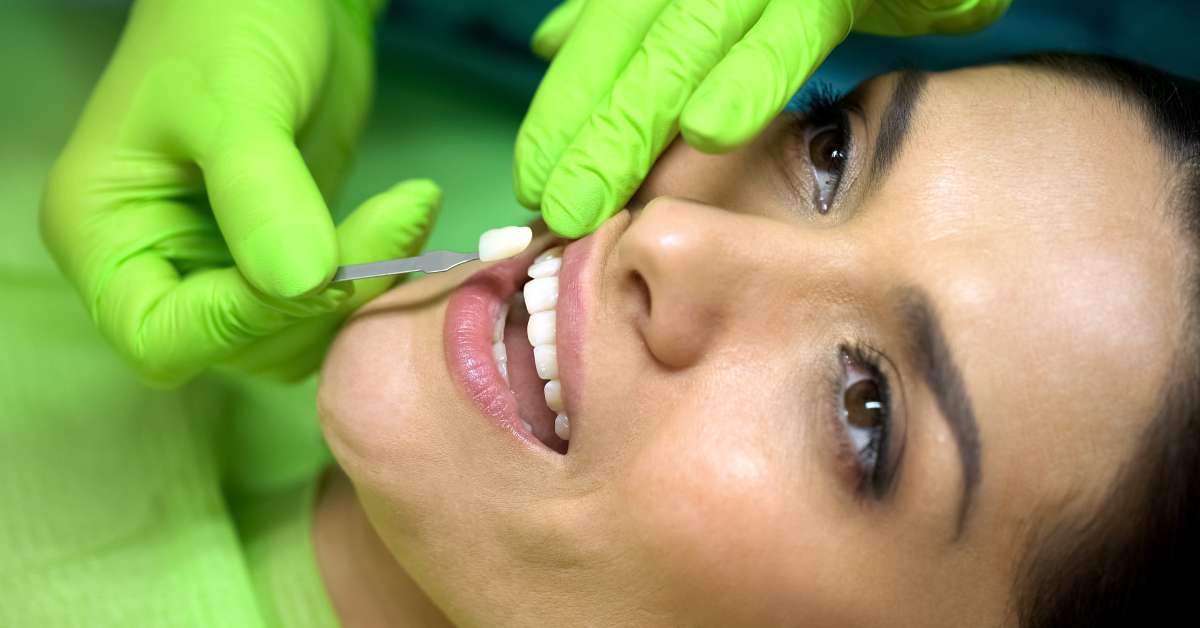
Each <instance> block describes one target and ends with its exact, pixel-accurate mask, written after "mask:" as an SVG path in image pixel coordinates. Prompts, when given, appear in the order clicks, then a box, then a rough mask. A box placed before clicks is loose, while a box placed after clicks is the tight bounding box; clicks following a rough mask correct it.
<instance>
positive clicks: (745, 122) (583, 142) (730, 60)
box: [513, 0, 1011, 237]
mask: <svg viewBox="0 0 1200 628" xmlns="http://www.w3.org/2000/svg"><path fill="white" fill-rule="evenodd" d="M1010 1H1011V0H874V1H872V0H604V1H602V2H587V1H586V0H567V2H565V3H564V4H563V5H562V6H560V7H559V8H557V9H556V10H555V11H554V12H553V13H551V14H550V15H549V16H548V17H547V18H546V20H545V22H543V24H542V25H541V26H540V27H539V28H538V31H537V32H536V33H535V34H534V36H533V48H534V51H535V52H537V53H538V54H540V55H542V56H543V57H547V58H549V57H551V56H553V57H554V60H553V62H552V63H551V64H550V68H549V70H548V71H547V72H546V76H545V77H544V78H543V79H542V84H541V86H540V87H539V88H538V91H537V94H535V95H534V98H533V103H532V104H531V105H530V107H529V112H528V113H527V114H526V116H525V121H524V122H523V123H522V125H521V130H520V133H519V135H518V136H517V146H516V153H515V161H514V165H513V175H514V185H515V189H516V193H517V198H518V200H519V201H520V202H521V203H522V204H524V205H526V206H528V207H530V208H531V209H537V208H539V207H540V208H541V210H542V215H543V217H544V218H545V220H546V223H547V224H548V225H549V226H550V227H551V228H552V229H553V230H554V231H556V232H558V233H560V234H562V235H565V236H568V237H579V236H581V235H583V234H585V233H588V232H590V231H592V230H593V229H595V228H596V227H597V226H599V225H600V223H602V222H603V221H604V220H605V219H607V218H608V217H609V216H611V215H612V214H613V213H614V212H616V211H617V210H618V209H620V208H621V206H622V205H623V204H624V203H625V202H626V201H627V200H629V197H630V196H631V195H632V194H633V193H634V192H635V191H636V190H637V188H638V186H640V185H641V182H642V179H643V178H645V176H646V173H647V172H649V170H650V167H651V166H652V165H653V164H654V161H655V159H657V158H658V155H659V153H661V152H662V151H663V149H664V148H666V146H667V145H668V144H669V143H670V142H671V140H672V139H674V137H675V135H676V133H682V134H683V137H684V139H685V140H686V141H687V142H688V144H690V145H692V146H693V147H695V148H697V149H699V150H703V151H706V152H719V151H724V150H729V149H732V148H734V147H737V146H739V145H741V144H744V143H746V142H748V141H749V140H751V139H752V138H753V137H754V136H755V135H756V134H758V133H759V132H760V131H761V130H762V129H763V128H764V127H765V126H766V125H767V123H768V122H770V121H771V119H772V118H774V117H775V116H776V115H777V114H778V113H779V112H780V111H781V110H782V109H783V107H784V106H785V105H786V104H787V102H788V100H789V99H790V98H791V97H792V95H794V94H795V93H796V91H797V90H798V89H799V88H800V86H801V84H803V83H804V81H805V80H807V79H808V77H809V75H810V74H812V72H813V70H815V69H816V68H817V66H818V65H820V63H821V62H822V61H823V60H824V59H825V57H826V56H827V55H828V54H829V52H830V51H831V50H832V49H833V48H834V46H836V45H837V44H839V43H841V42H842V40H843V39H845V37H846V35H847V34H848V33H849V32H850V31H851V30H857V31H861V32H868V33H875V34H886V35H921V34H926V33H959V32H966V31H971V30H976V29H979V28H981V27H983V26H985V25H987V24H989V23H990V22H992V21H994V20H995V19H996V18H998V17H999V16H1000V15H1001V14H1003V13H1004V11H1005V10H1006V9H1007V8H1008V5H1009V3H1010Z"/></svg>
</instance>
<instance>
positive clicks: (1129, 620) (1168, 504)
mask: <svg viewBox="0 0 1200 628" xmlns="http://www.w3.org/2000/svg"><path fill="white" fill-rule="evenodd" d="M1012 63H1014V64H1015V65H1018V66H1022V67H1025V68H1028V69H1032V70H1040V71H1046V72H1049V73H1052V74H1055V75H1058V76H1060V77H1065V78H1066V79H1068V80H1074V81H1077V82H1079V83H1081V84H1082V85H1084V86H1086V87H1089V88H1094V89H1097V90H1100V91H1101V92H1104V93H1107V94H1109V95H1111V96H1113V97H1115V98H1118V99H1120V100H1121V101H1122V102H1123V103H1125V104H1127V105H1130V106H1131V108H1132V109H1133V110H1134V111H1137V112H1139V113H1141V114H1142V116H1143V118H1144V121H1145V123H1146V127H1147V130H1148V131H1149V135H1150V137H1151V139H1152V140H1153V141H1155V142H1156V143H1157V144H1158V145H1159V146H1160V147H1161V148H1162V150H1163V155H1164V156H1165V157H1166V158H1167V161H1168V162H1169V163H1170V164H1171V165H1172V167H1173V168H1174V169H1175V171H1174V172H1171V173H1168V177H1169V180H1170V181H1171V184H1170V187H1171V188H1172V189H1170V190H1168V193H1169V196H1168V197H1167V198H1168V199H1169V202H1168V205H1169V207H1167V211H1168V214H1169V215H1170V216H1171V217H1173V218H1177V219H1178V221H1179V222H1178V224H1179V225H1180V228H1181V230H1182V231H1183V232H1184V233H1185V235H1186V237H1187V238H1188V240H1189V243H1190V245H1191V246H1190V247H1189V248H1190V249H1191V251H1190V253H1191V255H1192V260H1193V261H1192V262H1191V263H1190V268H1192V269H1193V270H1192V273H1191V276H1189V277H1181V278H1179V284H1180V285H1181V286H1185V288H1184V289H1185V290H1187V291H1188V292H1189V293H1190V294H1188V295H1187V299H1188V303H1189V310H1190V311H1189V314H1188V320H1186V321H1185V323H1184V327H1183V334H1184V340H1183V342H1182V343H1181V344H1180V346H1179V347H1177V348H1176V350H1175V356H1174V368H1173V369H1172V373H1173V376H1172V377H1173V378H1172V380H1170V381H1167V382H1164V384H1163V391H1162V393H1163V396H1162V398H1163V399H1164V401H1163V403H1162V405H1161V407H1160V408H1159V410H1158V412H1157V414H1156V416H1155V417H1154V418H1153V421H1152V422H1151V423H1150V425H1149V426H1147V428H1146V429H1145V431H1144V432H1143V433H1142V435H1141V437H1140V439H1139V440H1138V442H1137V444H1136V446H1135V448H1134V454H1133V456H1132V457H1131V459H1130V460H1129V461H1128V462H1127V463H1126V464H1125V465H1123V467H1122V468H1121V469H1120V471H1119V473H1118V475H1117V478H1116V480H1115V481H1114V482H1113V483H1112V485H1111V486H1110V487H1109V488H1108V490H1107V493H1106V494H1105V495H1104V497H1103V498H1102V499H1101V500H1100V502H1099V504H1100V506H1099V508H1098V509H1097V510H1096V511H1095V512H1094V513H1093V514H1091V515H1089V516H1086V517H1082V518H1081V517H1078V516H1076V517H1073V518H1072V517H1068V521H1067V522H1065V523H1062V524H1059V525H1055V526H1053V527H1051V529H1049V530H1042V531H1035V532H1034V533H1033V536H1032V537H1031V544H1030V546H1029V549H1028V551H1027V552H1026V554H1025V556H1024V557H1022V559H1021V562H1020V565H1019V569H1018V576H1017V581H1016V583H1015V585H1016V586H1015V587H1014V598H1013V610H1014V614H1015V616H1016V618H1017V619H1018V620H1019V622H1020V625H1021V626H1023V627H1027V628H1044V627H1051V626H1053V627H1067V626H1088V627H1100V626H1140V625H1148V624H1152V623H1157V621H1156V618H1166V617H1187V616H1191V615H1192V614H1193V613H1192V609H1193V608H1195V607H1196V605H1197V603H1196V601H1195V600H1196V598H1193V597H1192V596H1200V591H1196V590H1194V587H1193V586H1192V585H1191V583H1192V582H1197V581H1198V580H1197V579H1195V578H1194V577H1193V576H1191V575H1190V574H1191V573H1195V572H1194V571H1193V570H1195V569H1198V568H1200V565H1198V564H1197V560H1198V559H1200V556H1198V554H1197V539H1196V535H1197V534H1200V526H1198V525H1197V523H1198V514H1197V501H1198V499H1200V83H1197V82H1196V81H1193V80H1189V79H1184V78H1180V77H1177V76H1173V75H1170V74H1167V73H1165V72H1162V71H1159V70H1157V69H1154V68H1151V67H1149V66H1145V65H1142V64H1140V63H1136V62H1133V61H1128V60H1124V59H1117V58H1113V57H1104V56H1096V55H1080V54H1062V53H1049V54H1047V53H1042V54H1036V55H1029V56H1023V57H1018V58H1016V59H1013V60H1012Z"/></svg>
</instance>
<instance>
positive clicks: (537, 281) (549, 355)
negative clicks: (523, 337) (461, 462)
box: [492, 247, 571, 440]
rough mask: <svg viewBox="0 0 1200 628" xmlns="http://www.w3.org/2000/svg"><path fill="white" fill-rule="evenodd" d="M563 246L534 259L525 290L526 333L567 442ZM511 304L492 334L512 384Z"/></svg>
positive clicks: (559, 430)
mask: <svg viewBox="0 0 1200 628" xmlns="http://www.w3.org/2000/svg"><path fill="white" fill-rule="evenodd" d="M562 252H563V250H562V247H554V248H552V249H550V250H548V251H546V252H544V253H542V254H541V255H539V256H537V258H536V259H534V260H533V264H531V265H530V266H529V270H528V271H527V274H528V275H529V277H530V280H529V281H528V282H526V283H525V288H524V290H523V295H524V300H525V307H526V309H528V310H529V325H528V326H527V327H526V334H527V335H528V337H529V344H530V345H531V346H533V363H534V366H535V367H536V368H537V374H538V377H540V378H542V379H544V380H549V381H547V382H546V386H545V390H544V393H545V397H546V406H547V407H549V408H550V409H551V410H553V411H554V412H556V413H558V416H557V417H555V419H554V433H555V434H557V435H558V437H559V438H561V439H563V440H569V439H570V437H571V423H570V419H569V418H568V417H567V415H566V414H564V413H563V403H562V382H560V381H559V379H558V344H557V335H558V334H557V329H556V320H555V318H556V316H555V308H556V307H557V306H558V271H559V269H560V268H561V267H562ZM507 314H508V308H507V305H505V306H504V307H502V308H501V312H500V314H499V319H498V320H497V322H496V328H495V330H494V331H493V334H492V341H493V343H494V344H493V354H494V355H495V357H496V365H497V367H499V369H500V374H501V375H502V376H504V379H505V381H508V357H507V351H506V350H505V348H504V322H505V318H506V317H507Z"/></svg>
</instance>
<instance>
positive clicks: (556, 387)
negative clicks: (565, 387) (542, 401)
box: [544, 379, 563, 412]
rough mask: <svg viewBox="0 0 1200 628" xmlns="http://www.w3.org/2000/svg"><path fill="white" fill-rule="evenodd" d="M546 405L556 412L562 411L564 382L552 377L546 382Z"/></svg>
mask: <svg viewBox="0 0 1200 628" xmlns="http://www.w3.org/2000/svg"><path fill="white" fill-rule="evenodd" d="M544 392H545V393H546V405H547V406H549V407H550V409H551V410H553V411H555V412H562V409H563V404H562V382H560V381H558V380H557V379H552V380H550V381H548V382H546V388H545V389H544Z"/></svg>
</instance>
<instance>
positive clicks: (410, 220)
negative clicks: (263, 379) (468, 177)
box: [226, 179, 442, 381]
mask: <svg viewBox="0 0 1200 628" xmlns="http://www.w3.org/2000/svg"><path fill="white" fill-rule="evenodd" d="M441 202H442V191H441V189H439V188H438V186H437V185H436V184H434V182H433V181H429V180H426V179H414V180H410V181H405V182H403V183H400V184H398V185H396V186H394V187H392V188H391V189H389V190H387V191H386V192H383V193H380V194H377V195H375V196H373V197H371V198H370V199H367V201H366V202H364V203H363V204H362V205H359V206H358V208H357V209H355V210H354V212H353V213H351V214H350V215H349V216H348V217H346V219H345V220H344V221H342V223H341V224H340V225H338V228H337V243H338V251H339V259H338V263H339V264H342V265H344V264H361V263H365V262H377V261H380V260H385V259H392V258H396V257H409V256H412V255H416V254H417V253H418V252H419V251H420V250H421V247H422V246H424V244H425V240H426V239H427V238H428V237H429V232H430V230H431V229H432V228H433V224H434V222H435V220H436V218H437V214H438V210H439V209H440V207H441ZM396 279H397V278H396V277H376V278H374V279H362V280H359V281H356V282H354V283H353V284H335V285H337V286H343V285H346V286H350V285H353V294H352V295H351V296H350V297H349V298H348V299H346V300H345V301H343V302H342V303H341V304H340V305H339V306H338V307H337V309H336V310H335V311H334V312H332V313H330V314H328V315H325V316H320V317H317V318H313V319H309V320H305V321H300V322H298V323H296V324H295V325H293V326H292V327H290V328H288V329H285V330H283V331H281V332H280V333H278V334H275V335H274V336H272V337H270V338H264V339H262V340H261V341H259V342H258V343H255V344H254V345H253V346H251V347H248V348H247V349H246V350H244V351H242V352H241V353H239V354H238V355H237V357H236V358H234V359H233V360H230V361H229V362H227V363H226V365H227V366H229V367H231V368H233V369H235V370H238V371H242V372H249V373H254V374H257V375H266V376H268V377H272V378H274V379H280V380H284V381H295V380H298V379H301V378H303V377H305V376H307V375H308V374H309V373H311V372H313V371H314V370H315V369H316V368H317V367H318V366H320V364H321V360H322V358H323V357H324V355H325V350H326V349H327V348H328V346H329V343H330V342H331V341H332V340H333V336H334V335H335V334H336V333H337V329H338V327H340V326H341V324H342V321H343V320H345V318H346V317H347V316H349V315H350V313H351V312H353V311H354V310H356V309H358V308H359V307H361V306H362V305H363V304H365V303H366V302H367V301H370V300H371V299H373V298H375V297H376V296H379V295H380V294H382V293H383V292H384V291H386V290H387V289H388V288H390V287H391V286H392V285H393V284H394V283H395V282H396Z"/></svg>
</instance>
